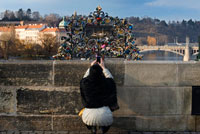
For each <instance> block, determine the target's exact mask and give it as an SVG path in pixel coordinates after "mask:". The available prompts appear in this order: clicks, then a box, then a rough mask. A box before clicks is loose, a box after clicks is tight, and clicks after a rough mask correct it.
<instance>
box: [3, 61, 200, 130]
mask: <svg viewBox="0 0 200 134" xmlns="http://www.w3.org/2000/svg"><path fill="white" fill-rule="evenodd" d="M90 62H91V61H79V60H77V61H76V60H74V61H17V62H16V61H0V102H1V103H0V134H6V133H1V131H2V132H7V131H8V132H10V131H11V132H12V131H13V130H14V131H17V132H18V131H27V133H25V134H32V133H31V132H32V131H36V132H37V134H38V132H41V134H47V133H48V134H53V133H54V132H57V131H59V132H60V131H61V132H66V134H88V133H89V131H88V130H87V129H86V127H85V125H84V124H83V123H82V121H81V118H80V117H79V116H78V112H79V110H80V109H81V108H83V106H82V104H81V99H80V91H79V82H80V80H81V78H82V77H83V75H84V73H85V71H86V70H87V68H88V67H89V66H90ZM105 65H106V67H107V68H108V69H109V70H110V71H111V73H112V74H113V76H114V79H115V82H116V84H117V93H118V101H119V105H120V109H119V110H118V111H115V112H114V123H113V126H112V128H111V129H110V130H109V133H108V134H135V133H136V134H140V132H150V133H148V134H160V133H157V132H161V134H164V133H165V132H167V134H172V133H173V134H174V132H180V133H184V134H185V133H187V134H196V133H194V132H199V131H200V116H198V115H192V107H193V106H194V104H193V103H194V102H193V100H192V98H193V95H194V93H193V87H194V86H200V62H197V61H189V62H182V61H179V62H177V61H176V62H174V61H140V62H136V61H123V60H114V61H113V60H110V61H109V60H106V61H105ZM199 90H200V88H199ZM197 104H199V103H197ZM198 107H199V106H198V105H197V108H198ZM199 111H200V110H199ZM43 131H46V132H47V133H43ZM29 132H30V133H29ZM153 132H155V133H153ZM168 132H169V133H168ZM190 132H191V133H190ZM180 133H178V134H180ZM7 134H11V133H7ZM12 134H13V133H12ZM18 134H19V133H18ZM35 134H36V133H35ZM145 134H146V133H145Z"/></svg>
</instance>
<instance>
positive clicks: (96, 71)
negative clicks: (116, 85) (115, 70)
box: [89, 64, 105, 79]
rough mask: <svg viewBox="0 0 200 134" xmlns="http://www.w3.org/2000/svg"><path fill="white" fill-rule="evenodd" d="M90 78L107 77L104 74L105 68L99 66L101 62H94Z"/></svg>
mask: <svg viewBox="0 0 200 134" xmlns="http://www.w3.org/2000/svg"><path fill="white" fill-rule="evenodd" d="M89 78H92V79H103V78H105V76H104V74H103V69H102V68H101V67H100V66H99V64H94V65H93V66H91V67H90V73H89Z"/></svg>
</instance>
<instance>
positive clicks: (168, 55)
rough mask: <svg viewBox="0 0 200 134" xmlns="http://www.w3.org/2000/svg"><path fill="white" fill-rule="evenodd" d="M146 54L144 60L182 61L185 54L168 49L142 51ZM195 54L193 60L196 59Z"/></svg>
mask: <svg viewBox="0 0 200 134" xmlns="http://www.w3.org/2000/svg"><path fill="white" fill-rule="evenodd" d="M141 54H142V55H144V57H143V59H142V60H172V61H182V60H183V56H181V55H179V54H176V53H173V52H166V51H160V50H157V51H146V52H142V53H141ZM195 58H196V57H195V56H191V57H190V59H191V60H195Z"/></svg>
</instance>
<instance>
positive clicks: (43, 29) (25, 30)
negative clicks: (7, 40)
mask: <svg viewBox="0 0 200 134" xmlns="http://www.w3.org/2000/svg"><path fill="white" fill-rule="evenodd" d="M13 28H14V32H15V37H16V38H17V39H19V40H21V41H24V42H26V43H34V44H41V43H40V36H41V35H42V34H51V35H53V36H56V37H57V41H58V42H60V41H61V40H60V38H61V37H62V36H65V35H66V31H65V29H63V28H61V29H60V28H58V27H51V28H49V27H47V25H46V24H29V25H23V23H21V25H18V26H13ZM11 31H12V26H7V27H6V26H2V27H0V38H1V36H2V35H3V34H10V33H11ZM2 38H3V37H2ZM2 40H3V39H2Z"/></svg>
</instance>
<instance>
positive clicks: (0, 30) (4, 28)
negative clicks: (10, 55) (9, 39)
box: [0, 27, 11, 32]
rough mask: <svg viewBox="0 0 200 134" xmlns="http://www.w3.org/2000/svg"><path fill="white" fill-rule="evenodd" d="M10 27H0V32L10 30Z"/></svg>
mask: <svg viewBox="0 0 200 134" xmlns="http://www.w3.org/2000/svg"><path fill="white" fill-rule="evenodd" d="M10 31H11V28H10V27H0V32H10Z"/></svg>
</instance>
